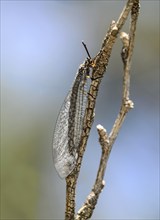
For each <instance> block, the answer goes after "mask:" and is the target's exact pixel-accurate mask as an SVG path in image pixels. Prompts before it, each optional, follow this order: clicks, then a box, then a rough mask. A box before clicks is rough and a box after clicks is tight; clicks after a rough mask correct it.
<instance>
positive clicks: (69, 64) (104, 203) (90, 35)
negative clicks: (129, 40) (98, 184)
mask: <svg viewBox="0 0 160 220" xmlns="http://www.w3.org/2000/svg"><path fill="white" fill-rule="evenodd" d="M125 2H126V1H1V219H28V220H29V219H34V218H36V219H43V220H44V219H45V220H46V219H54V220H58V219H63V218H64V210H65V180H61V179H60V178H59V176H58V175H57V173H56V171H55V168H54V165H53V160H52V136H53V129H54V125H55V122H56V118H57V115H58V112H59V109H60V107H61V104H62V102H63V100H64V98H65V96H66V94H67V92H68V90H69V88H70V87H71V84H72V81H73V79H74V77H75V73H76V71H77V69H78V66H79V65H80V64H81V63H82V62H83V60H84V59H85V58H86V56H87V54H86V52H85V50H84V48H83V46H82V44H81V41H82V40H84V42H85V43H86V44H87V47H88V49H89V51H90V54H91V56H92V57H94V56H95V55H96V53H97V52H98V51H99V49H100V47H101V43H102V41H103V38H104V36H105V33H106V31H107V29H108V27H109V24H110V23H111V21H112V20H117V18H118V17H119V14H120V12H121V10H122V9H123V6H124V4H125ZM127 24H128V23H127ZM123 31H128V26H127V25H125V26H124V28H123ZM121 46H122V45H121V42H120V40H119V39H118V40H117V42H116V44H115V46H114V49H113V53H112V56H111V59H110V63H109V66H108V68H107V72H106V75H105V77H104V79H103V81H102V84H101V87H100V91H99V96H98V100H97V106H96V116H95V122H94V124H93V127H92V130H91V135H90V138H89V141H88V145H87V150H86V152H85V156H84V160H83V166H82V169H81V173H80V178H79V180H78V186H77V201H76V204H77V207H76V208H77V210H78V209H79V208H80V207H81V205H82V204H83V202H84V201H85V199H86V196H87V195H88V193H89V192H90V190H91V188H92V185H93V182H94V180H95V177H96V171H97V169H98V165H99V159H100V155H101V148H100V145H99V143H98V135H97V131H96V125H97V124H102V125H103V126H104V127H105V128H106V129H107V130H108V132H109V131H110V129H111V127H112V125H113V122H114V120H115V118H116V116H117V114H118V111H119V108H120V103H121V96H122V95H121V92H122V73H123V65H122V62H121V57H120V50H121ZM131 99H132V100H133V101H134V104H135V108H134V109H133V110H132V111H130V112H129V114H128V115H127V118H126V120H125V122H124V124H123V127H122V129H121V130H120V134H119V136H118V138H117V140H116V142H115V144H114V146H113V150H112V152H111V155H110V158H109V162H108V165H107V170H106V175H105V181H106V186H105V188H104V190H103V192H102V193H101V195H100V198H99V201H98V204H97V206H96V209H95V211H94V215H93V217H92V219H114V220H115V219H116V220H119V219H127V220H130V219H138V220H141V219H143V220H144V219H152V220H155V219H159V1H156V0H152V1H143V0H142V1H141V9H140V16H139V20H138V26H137V33H136V41H135V50H134V54H133V60H132V77H131Z"/></svg>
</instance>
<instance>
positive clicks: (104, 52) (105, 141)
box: [65, 0, 139, 220]
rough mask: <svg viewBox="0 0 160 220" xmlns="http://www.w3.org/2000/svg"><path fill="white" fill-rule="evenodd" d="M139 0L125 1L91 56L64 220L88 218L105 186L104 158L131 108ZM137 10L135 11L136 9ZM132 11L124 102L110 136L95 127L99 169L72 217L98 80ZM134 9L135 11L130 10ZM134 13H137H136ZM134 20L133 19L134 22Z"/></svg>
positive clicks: (100, 128) (106, 158)
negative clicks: (99, 45) (98, 145)
mask: <svg viewBox="0 0 160 220" xmlns="http://www.w3.org/2000/svg"><path fill="white" fill-rule="evenodd" d="M138 3H139V2H138V0H128V1H127V3H126V6H125V7H124V9H123V11H122V13H121V15H120V17H119V19H118V21H117V22H114V21H113V22H112V24H111V25H110V28H109V30H108V32H107V34H106V37H105V39H104V41H103V44H102V47H101V50H100V52H99V53H98V54H97V55H96V57H95V58H94V59H92V65H91V67H92V77H91V79H92V82H91V85H90V89H89V95H88V105H87V108H86V112H85V116H84V126H83V132H82V136H81V141H80V145H79V151H78V158H77V165H76V167H75V169H74V170H73V172H72V173H71V174H70V175H69V176H68V177H67V178H66V188H67V189H66V215H65V219H66V220H72V219H76V220H78V219H88V218H90V217H91V215H92V213H93V210H94V207H95V205H96V203H97V200H98V197H99V194H100V192H101V191H102V189H103V187H104V180H103V177H104V172H105V168H106V164H107V160H108V157H109V154H110V151H111V149H112V146H113V143H114V141H115V139H116V137H117V135H118V132H119V129H120V127H121V125H122V123H123V121H124V118H125V115H126V113H127V112H128V110H129V109H130V108H132V107H133V103H132V102H131V101H130V100H129V85H130V74H129V72H130V60H131V56H132V51H133V44H134V32H135V27H133V24H134V26H136V20H137V19H135V18H137V17H138V7H137V5H138ZM136 9H137V10H136ZM130 11H132V12H131V18H132V21H131V28H130V38H129V46H128V48H127V49H128V54H127V58H126V61H125V62H124V61H123V63H124V81H123V82H124V86H123V91H124V92H123V101H122V106H121V109H120V113H119V115H118V117H117V119H116V121H115V123H114V126H113V129H112V131H111V133H110V134H109V136H107V134H106V131H105V129H104V128H103V127H102V126H97V129H98V133H99V136H100V143H101V146H102V156H101V161H100V165H99V170H98V173H97V178H96V181H95V184H94V186H93V189H92V191H91V193H90V194H89V196H88V198H87V200H86V202H85V203H84V205H83V206H82V208H81V209H80V210H79V211H78V213H77V215H76V216H75V188H76V183H77V178H78V175H79V171H80V167H81V162H82V158H83V154H84V151H85V148H86V144H87V140H88V136H89V133H90V129H91V126H92V124H93V121H94V108H95V103H96V98H97V95H98V90H99V85H100V83H101V79H102V77H103V75H104V73H105V70H106V67H107V65H108V62H109V58H110V55H111V51H112V48H113V45H114V43H115V40H116V38H117V35H118V33H119V31H120V30H121V28H122V26H123V24H124V23H125V21H126V19H127V17H128V14H129V12H130ZM133 11H134V13H133ZM135 14H136V16H135ZM133 20H134V21H135V22H133Z"/></svg>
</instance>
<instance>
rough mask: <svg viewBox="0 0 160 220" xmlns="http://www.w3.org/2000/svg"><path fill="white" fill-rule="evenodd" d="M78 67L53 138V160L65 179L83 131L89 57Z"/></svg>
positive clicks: (70, 170)
mask: <svg viewBox="0 0 160 220" xmlns="http://www.w3.org/2000/svg"><path fill="white" fill-rule="evenodd" d="M82 44H83V46H84V47H85V49H86V51H87V54H88V58H87V59H86V60H85V61H84V63H83V64H82V65H80V67H79V69H78V72H77V74H76V77H75V79H74V82H73V85H72V87H71V89H70V91H69V93H68V95H67V97H66V98H65V100H64V102H63V105H62V107H61V109H60V112H59V115H58V118H57V122H56V126H55V130H54V136H53V160H54V165H55V168H56V170H57V172H58V174H59V176H60V177H61V178H65V177H67V176H68V175H69V174H70V173H71V172H72V171H73V169H74V168H75V165H76V160H77V156H78V155H77V150H78V146H79V144H80V138H81V134H82V129H83V119H84V113H85V109H86V104H87V97H86V94H87V86H86V81H87V77H88V76H89V72H90V67H91V57H90V54H89V52H88V50H87V47H86V45H85V44H84V43H83V42H82Z"/></svg>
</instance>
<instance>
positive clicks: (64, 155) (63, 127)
mask: <svg viewBox="0 0 160 220" xmlns="http://www.w3.org/2000/svg"><path fill="white" fill-rule="evenodd" d="M70 96H71V91H70V92H69V93H68V95H67V97H66V98H65V100H64V103H63V105H62V107H61V109H60V112H59V115H58V118H57V122H56V126H55V130H54V136H53V160H54V164H55V168H56V170H57V172H58V174H59V176H60V177H61V178H65V177H66V176H68V175H69V174H70V173H71V172H72V170H73V169H74V167H75V162H76V158H75V156H74V155H71V154H70V153H69V151H68V149H69V147H68V118H69V108H70Z"/></svg>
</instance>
